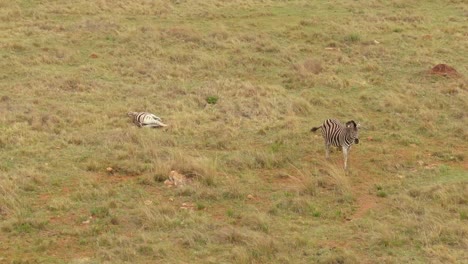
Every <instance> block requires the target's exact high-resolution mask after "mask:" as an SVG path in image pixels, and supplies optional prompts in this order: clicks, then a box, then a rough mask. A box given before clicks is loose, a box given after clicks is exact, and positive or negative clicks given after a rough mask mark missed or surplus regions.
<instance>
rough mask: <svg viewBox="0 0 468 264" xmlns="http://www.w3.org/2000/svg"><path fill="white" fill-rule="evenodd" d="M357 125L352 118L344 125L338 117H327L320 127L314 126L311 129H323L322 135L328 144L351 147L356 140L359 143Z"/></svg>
mask: <svg viewBox="0 0 468 264" xmlns="http://www.w3.org/2000/svg"><path fill="white" fill-rule="evenodd" d="M357 127H358V126H357V125H356V123H355V122H354V121H353V120H351V121H349V122H347V123H346V125H343V124H342V123H340V121H338V120H336V119H327V120H325V121H324V122H323V124H322V125H321V126H319V127H314V128H312V130H311V131H317V130H318V129H321V132H322V136H323V138H324V139H325V141H326V143H327V144H328V145H332V146H337V147H342V146H346V147H349V146H350V145H351V144H353V143H354V142H356V143H358V142H359V140H358V139H357V137H358V134H357Z"/></svg>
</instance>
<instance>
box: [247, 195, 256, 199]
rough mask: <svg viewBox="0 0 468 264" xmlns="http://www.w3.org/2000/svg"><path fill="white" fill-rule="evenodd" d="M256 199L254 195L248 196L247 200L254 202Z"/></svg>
mask: <svg viewBox="0 0 468 264" xmlns="http://www.w3.org/2000/svg"><path fill="white" fill-rule="evenodd" d="M254 198H255V197H254V196H253V195H252V194H249V195H247V199H249V200H253V199H254Z"/></svg>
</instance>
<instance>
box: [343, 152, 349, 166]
mask: <svg viewBox="0 0 468 264" xmlns="http://www.w3.org/2000/svg"><path fill="white" fill-rule="evenodd" d="M348 151H349V148H347V147H346V146H343V158H344V169H345V170H347V169H348Z"/></svg>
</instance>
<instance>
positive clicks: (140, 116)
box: [127, 112, 167, 128]
mask: <svg viewBox="0 0 468 264" xmlns="http://www.w3.org/2000/svg"><path fill="white" fill-rule="evenodd" d="M127 115H128V116H129V117H130V118H131V119H132V122H133V123H134V124H135V125H137V126H138V127H151V128H156V127H165V126H167V125H166V124H164V123H163V122H162V121H161V118H159V117H157V116H155V115H154V114H151V113H147V112H128V113H127Z"/></svg>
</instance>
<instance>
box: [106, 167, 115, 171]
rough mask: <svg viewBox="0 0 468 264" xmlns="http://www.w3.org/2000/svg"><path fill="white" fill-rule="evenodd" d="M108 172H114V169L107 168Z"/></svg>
mask: <svg viewBox="0 0 468 264" xmlns="http://www.w3.org/2000/svg"><path fill="white" fill-rule="evenodd" d="M106 171H107V172H112V171H114V169H112V168H111V167H107V168H106Z"/></svg>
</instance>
